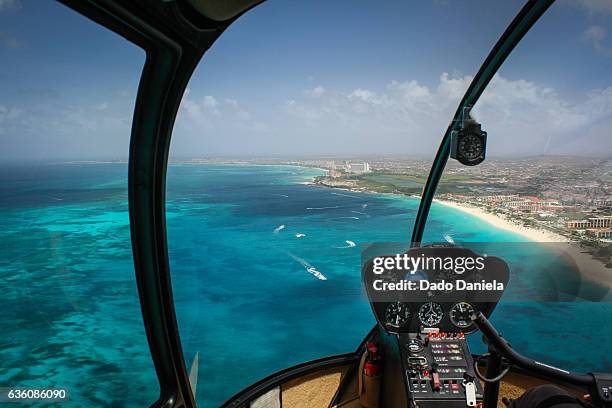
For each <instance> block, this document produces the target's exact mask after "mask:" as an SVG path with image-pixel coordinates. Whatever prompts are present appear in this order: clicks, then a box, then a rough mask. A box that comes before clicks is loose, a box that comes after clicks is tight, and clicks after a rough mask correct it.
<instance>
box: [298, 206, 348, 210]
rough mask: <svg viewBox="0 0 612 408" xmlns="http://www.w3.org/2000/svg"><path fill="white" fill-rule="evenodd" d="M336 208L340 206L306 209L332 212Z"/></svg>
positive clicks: (308, 208)
mask: <svg viewBox="0 0 612 408" xmlns="http://www.w3.org/2000/svg"><path fill="white" fill-rule="evenodd" d="M334 208H340V206H339V205H334V206H333V207H306V209H307V210H331V209H334Z"/></svg>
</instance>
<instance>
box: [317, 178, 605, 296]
mask: <svg viewBox="0 0 612 408" xmlns="http://www.w3.org/2000/svg"><path fill="white" fill-rule="evenodd" d="M313 184H314V185H319V186H323V187H327V188H331V189H335V190H344V191H351V192H357V193H367V194H376V195H395V196H398V197H406V198H418V199H420V197H417V196H413V195H406V194H401V193H382V192H377V191H372V190H368V189H362V188H359V189H354V188H350V187H339V186H338V187H337V186H331V185H326V184H324V183H314V182H313ZM433 202H434V203H436V204H439V205H443V206H445V207H449V208H453V209H455V210H458V211H462V212H464V213H466V214H469V215H471V216H473V217H477V218H479V219H480V220H483V221H485V222H486V223H488V224H490V225H492V226H493V227H495V228H498V229H502V230H505V231H509V232H512V233H514V234H517V235H519V236H521V237H523V238H526V239H527V240H528V241H531V242H534V243H538V244H540V245H545V246H546V247H548V248H549V249H550V250H552V251H554V252H558V253H559V255H560V256H563V257H564V258H566V259H567V260H568V261H569V262H573V263H574V264H575V268H576V270H577V271H578V272H579V273H580V275H581V276H582V278H583V279H584V280H585V281H588V282H592V283H595V284H597V285H599V286H601V287H604V288H607V289H612V269H610V268H607V267H606V265H605V264H604V263H602V262H601V261H600V260H597V259H595V258H594V257H593V256H592V255H591V254H590V253H589V252H587V251H586V250H585V249H584V248H583V247H582V245H581V244H580V243H579V242H572V241H571V240H570V239H568V238H567V237H565V236H563V235H561V234H557V233H554V232H552V231H548V230H544V229H539V228H534V227H526V226H524V225H521V224H518V223H517V222H514V221H512V220H509V219H506V218H503V217H500V216H498V215H495V214H492V213H489V212H487V211H486V210H484V209H482V208H479V207H476V206H473V205H470V204H466V203H458V202H455V201H449V200H440V199H434V200H433Z"/></svg>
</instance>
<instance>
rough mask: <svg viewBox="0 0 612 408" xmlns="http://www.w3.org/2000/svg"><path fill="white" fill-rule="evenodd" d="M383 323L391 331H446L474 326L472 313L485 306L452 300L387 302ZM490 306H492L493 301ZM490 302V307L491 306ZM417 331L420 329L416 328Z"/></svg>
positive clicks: (472, 328)
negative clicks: (426, 329)
mask: <svg viewBox="0 0 612 408" xmlns="http://www.w3.org/2000/svg"><path fill="white" fill-rule="evenodd" d="M381 306H383V307H384V308H385V309H384V314H383V315H382V316H383V319H382V321H381V324H382V325H383V326H384V327H385V328H386V329H387V330H389V331H393V332H395V331H398V332H399V331H402V332H404V331H410V330H409V329H410V328H413V329H418V328H440V329H441V330H443V331H446V332H453V331H461V332H470V331H472V330H474V327H473V323H472V321H471V319H470V317H471V315H472V314H474V313H475V312H476V311H478V310H481V309H479V308H476V307H475V306H474V305H472V304H471V303H469V302H456V303H452V304H447V303H438V302H435V301H430V302H423V303H407V302H390V303H384V304H382V305H381ZM482 306H485V308H486V309H489V308H491V307H490V305H481V307H482ZM487 306H488V307H487ZM412 331H413V332H414V331H417V330H412Z"/></svg>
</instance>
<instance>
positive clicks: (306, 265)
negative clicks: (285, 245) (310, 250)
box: [287, 252, 327, 280]
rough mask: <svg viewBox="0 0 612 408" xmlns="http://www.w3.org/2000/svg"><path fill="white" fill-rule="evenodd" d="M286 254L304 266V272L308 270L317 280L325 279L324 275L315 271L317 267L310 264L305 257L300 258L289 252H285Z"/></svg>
mask: <svg viewBox="0 0 612 408" xmlns="http://www.w3.org/2000/svg"><path fill="white" fill-rule="evenodd" d="M287 255H289V256H290V257H291V258H292V259H293V260H295V261H297V262H298V263H299V264H300V265H302V266H303V267H304V269H305V270H306V272H308V273H309V274H311V275H313V276H314V277H315V278H317V279H319V280H327V278H326V277H325V275H323V274H322V273H321V272H319V271H317V268H315V267H314V266H313V265H311V264H310V263H309V262H308V261H306V260H305V259H302V258H300V257H299V256H295V255H293V254H292V253H290V252H287Z"/></svg>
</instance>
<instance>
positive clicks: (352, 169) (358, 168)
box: [344, 162, 370, 174]
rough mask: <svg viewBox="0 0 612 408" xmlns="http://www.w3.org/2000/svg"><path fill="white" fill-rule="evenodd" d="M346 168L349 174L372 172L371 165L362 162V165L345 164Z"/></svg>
mask: <svg viewBox="0 0 612 408" xmlns="http://www.w3.org/2000/svg"><path fill="white" fill-rule="evenodd" d="M344 167H345V168H346V171H347V172H349V173H354V174H362V173H369V172H370V164H369V163H368V162H362V163H351V162H346V163H345V164H344Z"/></svg>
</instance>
